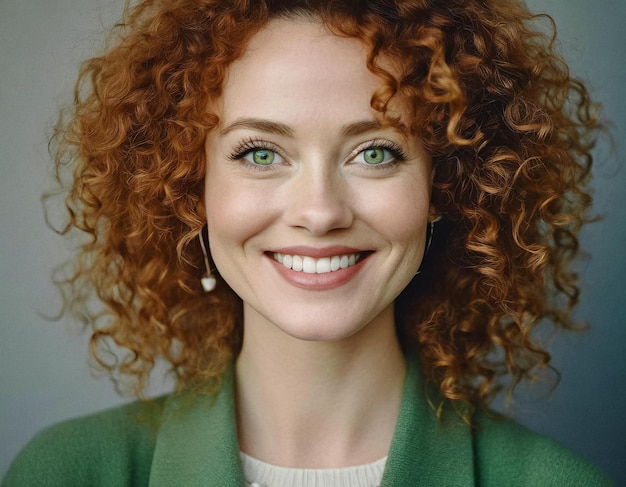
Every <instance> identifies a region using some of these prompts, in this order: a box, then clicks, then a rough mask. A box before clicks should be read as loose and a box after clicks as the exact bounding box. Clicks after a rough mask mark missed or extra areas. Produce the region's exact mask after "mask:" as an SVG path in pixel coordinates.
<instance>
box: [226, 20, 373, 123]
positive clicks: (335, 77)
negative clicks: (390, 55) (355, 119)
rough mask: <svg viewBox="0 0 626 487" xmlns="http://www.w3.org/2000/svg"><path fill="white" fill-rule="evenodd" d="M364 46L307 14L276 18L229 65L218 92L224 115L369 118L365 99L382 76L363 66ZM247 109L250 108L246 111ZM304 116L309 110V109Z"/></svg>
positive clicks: (370, 96) (368, 104)
mask: <svg viewBox="0 0 626 487" xmlns="http://www.w3.org/2000/svg"><path fill="white" fill-rule="evenodd" d="M366 60H367V47H366V46H365V45H364V44H363V43H362V42H361V41H359V40H357V39H354V38H346V37H339V36H337V35H334V34H332V33H330V32H328V31H327V30H326V28H325V27H324V26H323V25H322V24H321V22H317V21H314V20H309V19H301V18H296V19H276V20H272V21H271V22H269V23H268V25H267V26H266V27H264V28H263V29H262V30H261V31H260V32H259V33H257V34H256V35H255V36H254V37H253V38H252V39H251V40H250V43H249V45H248V47H247V49H246V52H245V54H244V56H243V57H242V58H240V59H238V60H237V61H235V62H234V63H233V64H232V65H231V66H230V68H229V72H228V76H227V79H226V83H225V85H224V91H223V97H222V107H221V108H222V115H223V116H224V117H225V118H231V117H237V116H242V115H244V114H245V116H255V117H270V118H271V117H272V114H275V113H276V112H280V116H281V117H288V118H296V119H297V118H299V115H300V114H301V113H302V112H303V111H305V112H311V111H313V112H315V111H316V109H317V110H322V109H324V110H327V111H328V110H330V111H332V112H334V113H335V114H336V115H337V116H341V115H342V113H345V111H346V110H349V111H351V112H354V111H359V112H361V113H359V114H355V113H352V114H351V116H361V117H365V116H366V115H367V116H369V117H370V118H371V116H372V109H371V106H370V101H371V98H372V95H373V94H374V92H375V91H376V90H377V89H379V88H381V86H382V80H381V78H380V77H378V76H376V75H374V74H373V73H372V72H371V71H370V70H369V69H368V68H367V65H366ZM251 112H253V113H251ZM309 116H310V113H309Z"/></svg>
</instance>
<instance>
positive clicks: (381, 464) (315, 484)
mask: <svg viewBox="0 0 626 487" xmlns="http://www.w3.org/2000/svg"><path fill="white" fill-rule="evenodd" d="M241 461H242V464H243V474H244V477H245V479H246V486H247V487H293V486H294V485H297V486H299V487H377V486H378V485H380V482H381V480H382V478H383V472H384V470H385V463H386V461H387V457H384V458H381V459H380V460H377V461H375V462H373V463H368V464H365V465H357V466H354V467H345V468H335V469H331V468H328V469H327V468H287V467H277V466H276V465H270V464H269V463H265V462H262V461H260V460H257V459H256V458H253V457H251V456H249V455H246V454H245V453H243V452H242V453H241Z"/></svg>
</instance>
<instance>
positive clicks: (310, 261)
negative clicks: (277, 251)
mask: <svg viewBox="0 0 626 487" xmlns="http://www.w3.org/2000/svg"><path fill="white" fill-rule="evenodd" d="M302 272H306V273H307V274H315V273H316V272H317V264H316V263H315V259H314V258H313V257H303V258H302Z"/></svg>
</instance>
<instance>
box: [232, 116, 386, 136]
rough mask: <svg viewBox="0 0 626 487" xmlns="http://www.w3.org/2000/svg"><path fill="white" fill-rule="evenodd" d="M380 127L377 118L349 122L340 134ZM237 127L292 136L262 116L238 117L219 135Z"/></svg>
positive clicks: (368, 130) (283, 127) (362, 131)
mask: <svg viewBox="0 0 626 487" xmlns="http://www.w3.org/2000/svg"><path fill="white" fill-rule="evenodd" d="M381 127H382V125H381V124H380V122H379V121H378V120H363V121H359V122H353V123H349V124H346V125H344V126H343V127H341V135H343V136H344V137H355V136H357V135H361V134H364V133H366V132H372V131H374V130H379V129H380V128H381ZM237 129H248V130H256V131H258V132H265V133H269V134H276V135H283V136H286V137H293V136H294V130H293V129H292V128H291V127H290V126H289V125H286V124H284V123H280V122H273V121H271V120H265V119H262V118H239V119H237V120H235V121H234V122H233V123H231V124H229V125H227V126H226V127H224V128H223V129H222V130H220V135H221V136H224V135H226V134H228V133H230V132H232V131H233V130H237Z"/></svg>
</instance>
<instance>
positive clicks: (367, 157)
mask: <svg viewBox="0 0 626 487" xmlns="http://www.w3.org/2000/svg"><path fill="white" fill-rule="evenodd" d="M385 152H389V151H386V150H385V149H383V148H382V147H372V148H370V149H366V150H364V151H363V160H364V161H365V162H366V163H367V164H381V163H383V162H385V161H386V159H387V157H386V154H385Z"/></svg>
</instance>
